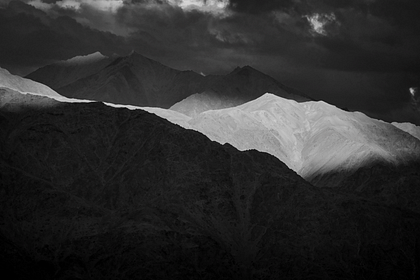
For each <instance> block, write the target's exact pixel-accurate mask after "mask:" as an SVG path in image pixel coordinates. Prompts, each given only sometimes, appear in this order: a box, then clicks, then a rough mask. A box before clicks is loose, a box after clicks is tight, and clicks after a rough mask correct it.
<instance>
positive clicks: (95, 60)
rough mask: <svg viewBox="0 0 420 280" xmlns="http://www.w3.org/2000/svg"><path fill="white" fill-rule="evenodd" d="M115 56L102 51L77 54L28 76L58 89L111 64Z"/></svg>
mask: <svg viewBox="0 0 420 280" xmlns="http://www.w3.org/2000/svg"><path fill="white" fill-rule="evenodd" d="M114 60H115V57H107V56H104V55H102V54H101V53H100V52H96V53H93V54H90V55H86V56H76V57H73V58H71V59H68V60H64V61H59V62H57V63H54V64H51V65H47V66H44V67H41V68H39V69H38V70H36V71H34V72H32V73H30V74H29V75H27V76H26V78H28V79H31V80H34V81H37V82H40V83H42V84H45V85H48V86H49V87H51V88H52V89H54V90H58V89H59V88H62V87H64V86H66V85H68V84H71V83H73V82H75V81H77V80H79V79H82V78H85V77H87V76H90V75H93V74H95V73H97V72H98V71H100V70H101V69H103V68H104V67H106V66H107V65H109V64H110V63H111V62H112V61H114Z"/></svg>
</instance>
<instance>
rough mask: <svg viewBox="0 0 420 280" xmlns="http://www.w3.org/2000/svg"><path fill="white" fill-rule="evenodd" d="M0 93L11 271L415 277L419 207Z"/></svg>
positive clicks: (150, 121) (153, 129)
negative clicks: (321, 184) (340, 189)
mask: <svg viewBox="0 0 420 280" xmlns="http://www.w3.org/2000/svg"><path fill="white" fill-rule="evenodd" d="M0 98H1V99H0V107H1V111H0V112H1V114H0V129H1V130H0V137H1V138H0V141H1V142H0V144H1V145H0V148H1V149H0V168H1V169H0V171H1V173H0V176H1V180H0V182H1V185H0V207H1V211H0V233H1V235H0V250H1V254H0V256H1V260H0V262H1V263H2V264H3V265H4V267H5V268H6V270H3V273H4V274H5V275H9V277H10V278H12V279H235V278H236V279H417V278H418V277H419V275H418V273H419V271H420V266H419V260H420V238H419V235H418V232H420V231H419V230H420V228H419V225H420V217H419V215H418V214H417V213H415V212H413V211H409V210H407V209H402V208H401V207H400V208H398V207H391V206H387V205H385V204H381V203H376V202H371V201H369V200H367V199H359V198H357V197H356V196H350V195H344V194H339V193H336V192H333V191H327V190H323V189H319V188H316V187H313V186H312V185H310V184H308V183H307V182H306V181H304V180H303V179H302V178H301V177H299V176H298V175H297V174H296V173H294V172H293V171H291V170H290V169H288V168H287V166H286V165H285V164H283V163H282V162H280V161H279V160H278V159H276V158H275V157H273V156H271V155H268V154H266V153H260V152H256V151H247V152H239V151H238V150H236V149H234V148H233V147H231V146H230V145H223V146H222V145H220V144H218V143H215V142H211V141H209V140H208V139H207V138H206V137H205V136H203V135H201V134H199V133H198V132H194V131H187V130H184V129H182V128H180V127H178V126H176V125H173V124H171V123H169V122H168V121H166V120H163V119H160V118H158V117H156V116H155V115H153V114H150V113H147V112H144V111H141V110H136V111H130V110H128V109H116V108H111V107H107V106H105V105H103V104H100V103H89V104H86V103H85V104H75V103H73V104H65V103H58V102H55V101H51V100H48V99H47V98H42V97H32V98H33V99H36V102H35V103H36V104H37V106H33V105H31V104H33V103H34V100H32V101H31V100H29V99H28V98H29V97H28V96H25V95H19V94H18V93H14V92H12V91H4V92H2V94H1V95H0ZM7 273H11V274H7Z"/></svg>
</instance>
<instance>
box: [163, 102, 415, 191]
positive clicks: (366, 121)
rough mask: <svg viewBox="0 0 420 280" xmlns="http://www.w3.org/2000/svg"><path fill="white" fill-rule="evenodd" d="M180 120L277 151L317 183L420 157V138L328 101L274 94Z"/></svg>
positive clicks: (218, 136) (243, 146)
mask: <svg viewBox="0 0 420 280" xmlns="http://www.w3.org/2000/svg"><path fill="white" fill-rule="evenodd" d="M156 113H157V114H158V115H160V116H162V117H165V118H167V119H168V120H170V121H173V122H175V123H177V120H181V118H179V117H177V118H174V117H172V118H171V117H169V116H170V112H167V113H166V115H162V114H159V112H156ZM179 124H180V125H182V126H184V127H185V128H191V129H195V130H197V131H200V132H202V133H203V134H205V135H207V136H208V137H209V138H210V139H212V140H214V141H217V142H219V143H230V144H232V145H233V146H234V147H236V148H238V149H239V150H249V149H256V150H258V151H262V152H267V153H269V154H271V155H274V156H276V157H277V158H278V159H280V160H281V161H283V162H284V163H285V164H286V165H287V166H288V167H289V168H291V169H293V170H294V171H296V172H297V173H298V174H299V175H301V176H302V177H303V178H305V179H306V180H308V181H310V182H312V183H314V184H316V185H318V186H331V187H333V186H334V187H336V186H340V184H341V183H343V181H345V180H347V179H348V177H349V176H350V175H351V174H353V173H354V172H356V171H357V170H358V169H360V168H362V167H370V166H372V165H376V164H385V165H386V166H390V167H398V166H407V165H412V164H414V163H415V162H418V161H419V159H420V141H419V139H417V138H415V137H413V136H412V135H410V134H409V133H406V132H405V131H403V130H400V129H398V128H396V127H395V126H394V125H391V124H389V123H385V122H382V121H378V120H375V119H371V118H369V117H367V116H366V115H364V114H362V113H358V112H346V111H343V110H340V109H338V108H336V107H334V106H332V105H329V104H327V103H325V102H314V101H310V102H303V103H298V102H295V101H293V100H287V99H284V98H280V97H278V96H275V95H273V94H265V95H263V96H262V97H260V98H258V99H256V100H253V101H250V102H248V103H246V104H243V105H240V106H237V107H233V108H227V109H222V110H210V111H206V112H203V113H201V114H199V115H197V116H195V117H194V118H190V119H188V120H185V118H184V119H182V122H179Z"/></svg>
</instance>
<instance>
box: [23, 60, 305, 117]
mask: <svg viewBox="0 0 420 280" xmlns="http://www.w3.org/2000/svg"><path fill="white" fill-rule="evenodd" d="M82 69H83V70H82ZM27 78H29V79H32V80H34V81H38V82H41V83H44V84H46V85H48V86H50V87H51V88H53V89H54V90H56V91H57V92H58V93H59V94H61V95H63V96H66V97H70V98H82V99H90V100H98V101H105V102H110V103H114V104H126V105H135V106H147V107H160V108H169V107H171V106H175V107H176V108H178V109H177V111H181V112H182V113H184V114H191V113H192V112H202V111H203V110H204V109H221V108H226V107H231V106H236V105H239V104H242V103H245V102H248V101H250V100H253V99H255V98H257V97H259V96H260V95H262V94H264V93H266V92H271V93H273V94H276V95H278V96H281V97H285V98H292V99H299V100H309V98H308V97H306V96H304V95H303V94H301V93H298V92H297V91H296V90H294V89H291V88H289V87H287V86H285V85H283V84H281V83H280V82H278V81H276V80H275V79H273V78H271V77H270V76H267V75H265V74H263V73H261V72H259V71H258V70H255V69H253V68H252V67H249V66H245V67H242V68H237V69H235V70H234V71H233V72H231V73H229V74H228V75H208V76H203V75H201V74H198V73H195V72H193V71H179V70H175V69H172V68H170V67H167V66H165V65H162V64H161V63H159V62H157V61H154V60H152V59H149V58H147V57H145V56H143V55H141V54H138V53H136V52H132V53H131V54H130V55H128V56H125V57H114V58H109V57H105V56H102V55H100V54H98V53H95V54H91V55H88V56H84V57H76V58H73V59H70V60H69V61H65V62H58V63H56V64H53V65H48V66H45V67H42V68H40V69H38V70H36V71H34V72H33V73H31V74H29V75H28V76H27ZM186 98H187V99H188V101H189V100H191V101H189V102H183V103H182V105H180V104H176V103H178V102H180V101H182V100H184V99H186ZM196 99H198V100H207V99H208V100H209V102H207V103H205V104H204V103H201V104H203V105H201V104H200V105H197V104H196V103H197V102H194V100H196ZM191 103H195V104H196V105H195V106H194V107H192V106H191V105H190V104H191ZM197 106H203V108H201V107H197ZM189 111H191V113H188V112H189Z"/></svg>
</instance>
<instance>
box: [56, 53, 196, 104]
mask: <svg viewBox="0 0 420 280" xmlns="http://www.w3.org/2000/svg"><path fill="white" fill-rule="evenodd" d="M203 83H204V77H203V76H201V75H199V74H197V73H195V72H192V71H178V70H175V69H172V68H169V67H166V66H164V65H162V64H160V63H159V62H156V61H154V60H151V59H149V58H146V57H144V56H142V55H140V54H138V53H136V52H133V53H131V54H130V55H129V56H127V57H119V58H116V59H115V60H114V61H113V62H111V63H110V64H109V65H107V66H106V67H104V68H103V69H101V70H100V71H98V72H96V73H94V74H92V75H90V76H87V77H85V78H82V79H79V80H77V81H75V82H73V83H71V84H69V85H66V86H64V87H61V88H58V89H57V91H58V92H59V93H60V94H62V95H64V96H67V97H73V98H84V99H91V100H98V101H106V102H111V103H116V104H127V105H136V106H155V107H163V108H169V107H170V106H171V105H172V104H174V103H176V102H178V101H179V100H182V99H183V98H185V97H187V96H189V95H190V94H191V92H197V91H200V89H201V88H203Z"/></svg>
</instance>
